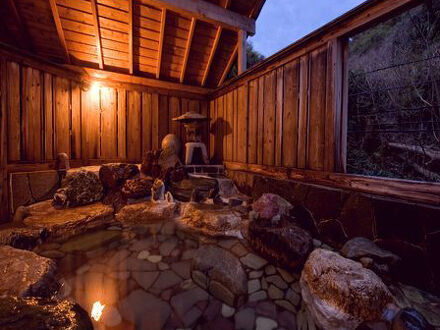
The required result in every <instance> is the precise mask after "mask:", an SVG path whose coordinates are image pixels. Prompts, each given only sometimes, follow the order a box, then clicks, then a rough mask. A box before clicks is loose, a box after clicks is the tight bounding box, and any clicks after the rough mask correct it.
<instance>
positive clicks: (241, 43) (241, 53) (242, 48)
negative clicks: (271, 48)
mask: <svg viewBox="0 0 440 330" xmlns="http://www.w3.org/2000/svg"><path fill="white" fill-rule="evenodd" d="M246 38H247V33H246V31H244V30H240V31H238V74H239V75H240V74H242V73H243V72H245V71H246V69H247V54H246Z"/></svg>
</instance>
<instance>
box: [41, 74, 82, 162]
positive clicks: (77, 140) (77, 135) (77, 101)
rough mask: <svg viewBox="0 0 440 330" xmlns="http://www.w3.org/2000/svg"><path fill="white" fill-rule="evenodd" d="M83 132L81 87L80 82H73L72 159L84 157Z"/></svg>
mask: <svg viewBox="0 0 440 330" xmlns="http://www.w3.org/2000/svg"><path fill="white" fill-rule="evenodd" d="M46 117H47V116H46ZM81 132H82V128H81V88H80V86H79V84H78V83H76V82H72V141H71V143H72V148H71V149H72V150H71V152H72V155H71V157H72V159H81V157H82V154H81V148H82V145H81Z"/></svg>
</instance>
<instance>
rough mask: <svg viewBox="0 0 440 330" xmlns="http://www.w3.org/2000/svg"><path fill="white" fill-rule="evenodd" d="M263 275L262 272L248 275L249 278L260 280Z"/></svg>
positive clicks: (254, 271) (252, 272)
mask: <svg viewBox="0 0 440 330" xmlns="http://www.w3.org/2000/svg"><path fill="white" fill-rule="evenodd" d="M263 274H264V272H263V271H262V270H253V271H251V272H250V273H249V278H251V279H252V278H260V277H261V276H263Z"/></svg>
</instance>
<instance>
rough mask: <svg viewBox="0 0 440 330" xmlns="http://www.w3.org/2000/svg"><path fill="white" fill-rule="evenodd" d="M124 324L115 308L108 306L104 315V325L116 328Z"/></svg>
mask: <svg viewBox="0 0 440 330" xmlns="http://www.w3.org/2000/svg"><path fill="white" fill-rule="evenodd" d="M121 322H122V317H121V314H120V313H119V311H118V310H117V309H116V308H115V307H113V306H108V307H107V306H106V307H105V308H104V311H103V313H102V323H104V324H105V325H106V326H107V327H115V326H117V325H119V324H120V323H121Z"/></svg>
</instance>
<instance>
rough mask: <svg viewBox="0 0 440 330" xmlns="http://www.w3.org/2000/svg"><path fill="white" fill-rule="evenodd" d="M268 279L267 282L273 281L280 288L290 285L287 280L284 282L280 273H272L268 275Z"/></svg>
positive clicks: (283, 288)
mask: <svg viewBox="0 0 440 330" xmlns="http://www.w3.org/2000/svg"><path fill="white" fill-rule="evenodd" d="M266 281H267V283H271V284H274V285H276V286H277V287H278V288H279V289H282V290H285V289H287V288H288V285H287V283H286V282H284V280H283V279H282V278H281V277H280V276H278V275H272V276H269V277H266Z"/></svg>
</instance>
